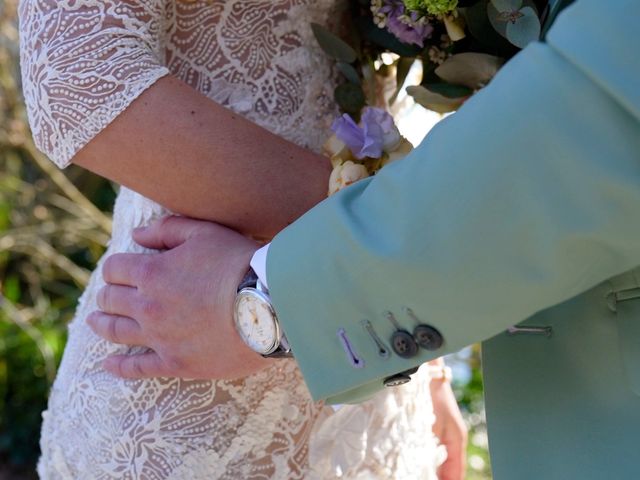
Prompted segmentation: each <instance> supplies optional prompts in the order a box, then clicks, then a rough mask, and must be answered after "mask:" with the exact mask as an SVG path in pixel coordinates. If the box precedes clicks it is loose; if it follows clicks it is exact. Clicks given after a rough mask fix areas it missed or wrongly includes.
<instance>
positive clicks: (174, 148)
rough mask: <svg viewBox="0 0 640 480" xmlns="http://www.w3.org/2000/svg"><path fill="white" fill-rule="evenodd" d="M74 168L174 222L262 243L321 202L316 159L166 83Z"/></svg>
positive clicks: (323, 188) (321, 168)
mask: <svg viewBox="0 0 640 480" xmlns="http://www.w3.org/2000/svg"><path fill="white" fill-rule="evenodd" d="M72 161H73V162H74V163H76V164H77V165H80V166H82V167H84V168H87V169H88V170H91V171H93V172H95V173H97V174H99V175H101V176H103V177H106V178H108V179H110V180H113V181H115V182H117V183H120V184H122V185H125V186H126V187H128V188H131V189H132V190H135V191H137V192H139V193H141V194H142V195H144V196H146V197H148V198H151V199H152V200H154V201H156V202H158V203H160V204H161V205H163V206H165V207H167V208H169V209H170V210H172V211H173V212H175V213H179V214H181V215H185V216H190V217H195V218H200V219H205V220H214V221H216V222H218V223H221V224H224V225H227V226H229V227H231V228H233V229H235V230H238V231H240V232H242V233H245V234H249V235H252V236H254V237H260V238H270V237H272V236H273V235H275V233H277V232H278V231H280V230H282V229H283V228H284V227H286V226H287V225H288V224H290V223H291V222H293V221H294V220H295V219H297V218H298V217H299V216H300V215H302V214H303V213H304V212H306V211H307V210H309V209H310V208H311V207H313V206H314V205H315V204H316V203H318V202H319V201H321V200H322V199H324V198H325V197H326V194H327V188H328V187H327V186H328V183H329V174H330V170H331V165H330V163H329V162H328V161H327V160H326V158H325V157H323V156H321V155H317V154H314V153H313V152H311V151H309V150H306V149H304V148H302V147H298V146H297V145H294V144H293V143H291V142H288V141H286V140H283V139H282V138H280V137H278V136H276V135H274V134H272V133H270V132H268V131H267V130H265V129H264V128H261V127H259V126H257V125H255V124H254V123H252V122H250V121H249V120H246V119H244V118H243V117H241V116H240V115H237V114H235V113H233V112H231V111H229V110H227V109H226V108H224V107H222V106H220V105H218V104H216V103H215V102H213V101H212V100H210V99H208V98H207V97H205V96H204V95H202V94H200V93H199V92H197V91H195V90H194V89H193V88H191V87H190V86H188V85H186V84H184V83H183V82H181V81H180V80H178V79H176V78H174V77H172V76H166V77H163V78H161V79H160V80H158V81H157V82H156V83H155V84H153V85H152V86H151V87H149V88H148V89H147V90H146V91H145V92H144V93H143V94H142V95H141V96H140V97H139V98H138V99H136V100H135V101H134V102H132V104H131V105H130V106H129V107H128V108H127V109H126V110H125V111H124V112H123V113H122V114H120V115H119V116H118V117H117V118H116V119H115V120H114V121H113V122H112V123H111V124H109V126H108V127H107V128H106V129H105V130H103V131H102V132H101V133H100V134H98V135H97V136H96V137H95V138H94V139H93V140H91V141H90V142H89V143H88V144H87V145H86V146H85V147H84V148H82V149H81V150H80V151H79V152H78V153H77V154H76V155H75V157H74V158H73V159H72Z"/></svg>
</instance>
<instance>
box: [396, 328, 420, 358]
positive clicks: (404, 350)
mask: <svg viewBox="0 0 640 480" xmlns="http://www.w3.org/2000/svg"><path fill="white" fill-rule="evenodd" d="M391 348H392V349H393V351H394V352H396V354H397V355H398V356H399V357H402V358H412V357H415V356H416V355H417V354H418V344H417V343H416V341H415V340H414V338H413V336H412V335H411V334H410V333H409V332H407V331H405V330H396V331H395V332H394V333H393V335H392V336H391Z"/></svg>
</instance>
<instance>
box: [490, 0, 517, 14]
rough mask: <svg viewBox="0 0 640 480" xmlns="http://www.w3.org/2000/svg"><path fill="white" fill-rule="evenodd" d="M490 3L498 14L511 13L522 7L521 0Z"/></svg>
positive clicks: (492, 1) (495, 0) (500, 0)
mask: <svg viewBox="0 0 640 480" xmlns="http://www.w3.org/2000/svg"><path fill="white" fill-rule="evenodd" d="M491 3H492V4H493V6H494V7H495V8H496V10H498V11H499V12H512V11H514V10H520V7H522V0H491Z"/></svg>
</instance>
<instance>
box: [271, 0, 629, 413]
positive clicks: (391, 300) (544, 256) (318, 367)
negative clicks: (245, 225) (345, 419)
mask: <svg viewBox="0 0 640 480" xmlns="http://www.w3.org/2000/svg"><path fill="white" fill-rule="evenodd" d="M602 7H603V5H602V4H601V2H598V1H597V0H579V1H577V2H576V3H575V4H574V5H573V6H572V7H570V8H568V9H567V10H566V11H565V12H564V13H563V14H561V15H560V17H559V18H558V20H557V21H556V23H555V25H554V27H553V28H552V29H551V30H550V32H549V34H548V37H547V43H544V44H542V43H536V44H533V45H530V46H529V47H527V48H526V49H525V50H524V51H523V52H521V53H520V54H519V55H518V56H517V57H515V58H514V59H513V60H512V61H511V62H509V64H507V65H506V66H505V67H504V68H503V69H502V71H501V72H500V73H499V74H498V75H497V76H496V78H495V79H494V80H493V81H492V82H491V84H490V85H489V86H488V87H486V88H485V89H484V90H483V91H481V92H480V93H478V94H477V95H476V96H474V97H473V98H472V99H471V100H470V101H468V102H467V104H465V105H464V106H463V107H462V108H461V109H460V110H459V111H458V112H457V113H456V114H454V115H452V116H451V117H449V118H447V119H446V120H444V121H442V122H441V123H440V124H439V125H437V126H436V127H435V128H434V129H433V130H432V132H431V133H430V134H429V135H428V137H427V138H426V139H425V141H424V142H423V143H422V144H421V145H420V146H419V147H418V148H416V149H415V150H414V151H413V152H412V153H411V154H410V155H409V156H408V157H407V158H405V159H404V160H402V161H400V162H398V163H396V164H392V165H390V166H389V167H387V168H386V169H385V170H383V171H382V172H381V173H380V174H379V175H377V176H376V177H374V178H372V179H367V180H364V181H361V182H358V183H356V184H355V185H353V186H352V187H350V188H348V189H346V190H345V191H343V192H341V193H340V194H338V195H335V196H334V197H332V198H330V199H328V200H326V201H325V202H323V203H322V204H320V205H319V206H318V207H316V208H315V209H313V210H312V211H310V212H309V213H308V214H307V215H305V216H304V217H303V218H302V219H300V220H299V221H297V222H295V223H294V224H293V225H291V226H290V227H289V228H287V229H286V230H284V231H283V232H281V233H280V234H279V235H278V236H277V237H276V238H275V240H274V241H273V243H272V244H271V247H270V250H269V256H268V259H267V273H268V278H269V286H270V291H271V295H272V297H273V300H274V303H275V306H276V310H277V311H278V315H279V317H280V320H281V323H282V325H283V328H284V331H285V333H286V335H287V337H288V339H289V341H290V343H291V345H292V348H293V351H294V354H295V356H296V358H297V361H298V363H299V365H300V368H301V370H302V373H303V375H304V377H305V380H306V382H307V385H308V387H309V389H310V391H311V393H312V395H313V396H314V398H316V399H326V400H327V401H328V402H329V403H334V402H350V401H358V400H360V399H362V398H364V397H366V396H367V395H369V394H371V393H372V392H375V391H376V390H379V389H381V388H383V379H384V378H385V377H387V376H389V375H392V374H395V373H397V372H401V371H405V370H407V369H410V368H411V367H414V366H416V365H418V364H421V363H423V362H425V361H428V360H430V359H432V358H434V357H438V356H441V355H443V354H447V353H450V352H454V351H456V350H458V349H460V348H462V347H464V346H466V345H468V344H471V343H473V342H477V341H481V340H484V339H487V338H489V337H491V336H493V335H495V334H497V333H499V332H501V331H503V330H504V329H505V328H506V327H508V326H509V325H512V324H516V323H519V322H520V321H522V320H524V319H526V318H527V317H529V316H531V315H533V314H534V313H536V312H538V311H540V310H543V309H546V308H548V307H551V306H553V305H555V304H558V303H560V302H563V301H565V300H567V299H569V298H571V297H573V296H575V295H577V294H579V293H581V292H583V291H585V290H587V289H589V288H590V287H592V286H594V285H596V284H598V283H600V282H602V281H604V280H606V279H607V278H609V277H611V276H613V275H615V274H618V273H622V272H624V271H626V270H628V269H630V268H632V267H635V266H636V265H638V264H640V241H639V239H640V214H639V213H638V212H639V211H640V125H639V118H640V90H639V89H638V88H637V79H638V78H640V63H639V62H638V56H637V52H635V51H634V49H635V48H636V47H635V46H637V45H639V44H640V35H639V34H638V29H637V28H636V27H635V26H634V22H635V20H634V19H637V18H639V17H640V4H638V3H637V2H635V1H633V0H617V1H612V2H608V3H607V6H606V8H605V9H604V10H603V8H602ZM403 307H409V308H411V309H412V310H413V312H414V313H415V314H416V316H417V317H418V319H419V322H421V323H425V324H428V325H431V326H433V327H435V328H436V329H437V330H438V331H439V332H440V333H441V334H442V337H443V338H444V344H443V346H442V347H441V348H439V349H438V350H436V351H432V352H430V351H427V350H420V353H419V354H418V355H416V356H415V357H413V358H410V359H403V358H400V357H399V356H397V355H394V354H392V355H391V356H390V358H387V359H385V358H383V357H381V356H379V355H378V354H377V353H376V352H377V348H376V345H375V342H374V341H373V338H372V336H371V335H370V334H369V333H368V332H367V330H366V329H365V328H364V326H363V323H362V322H363V320H368V321H369V322H371V326H372V327H373V329H374V331H375V332H376V333H377V334H378V336H379V337H380V338H381V339H382V341H383V342H385V343H386V345H387V347H388V346H389V339H390V338H391V335H392V333H393V332H394V330H395V329H396V327H394V326H393V325H392V323H391V322H390V321H389V320H388V319H386V318H385V315H384V312H386V311H391V312H393V313H394V314H395V317H396V319H397V321H398V323H400V326H401V327H405V328H406V329H407V330H411V329H413V327H414V326H415V324H416V322H415V321H414V320H413V319H411V318H410V317H409V316H407V315H406V314H405V313H403ZM345 336H346V338H347V339H348V346H347V345H345V341H344V338H345ZM352 355H356V357H357V358H358V359H360V362H359V363H358V362H355V363H354V362H353V361H350V360H349V358H350V357H351V356H352Z"/></svg>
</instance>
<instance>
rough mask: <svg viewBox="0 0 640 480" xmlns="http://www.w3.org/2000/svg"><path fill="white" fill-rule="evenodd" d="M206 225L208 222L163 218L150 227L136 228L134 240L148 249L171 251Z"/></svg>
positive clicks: (182, 218) (174, 217)
mask: <svg viewBox="0 0 640 480" xmlns="http://www.w3.org/2000/svg"><path fill="white" fill-rule="evenodd" d="M204 225H207V222H203V221H200V220H193V219H191V218H187V217H178V216H171V217H163V218H161V219H160V220H157V221H155V222H153V223H152V224H151V225H149V226H148V227H143V228H136V229H135V230H134V231H133V239H134V240H135V241H136V243H138V244H139V245H142V246H143V247H146V248H154V249H156V250H164V249H170V248H175V247H177V246H180V245H182V244H183V243H184V242H186V241H187V240H188V239H189V238H190V237H191V235H193V233H194V232H195V231H196V230H198V229H200V228H202V227H203V226H204Z"/></svg>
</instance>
